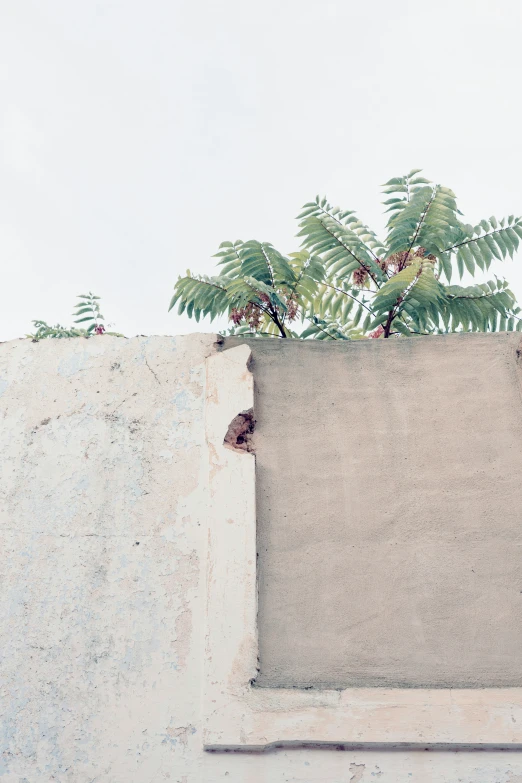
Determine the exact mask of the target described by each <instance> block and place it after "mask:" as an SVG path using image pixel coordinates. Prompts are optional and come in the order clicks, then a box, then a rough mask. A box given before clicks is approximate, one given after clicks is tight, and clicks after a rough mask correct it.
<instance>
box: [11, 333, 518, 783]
mask: <svg viewBox="0 0 522 783" xmlns="http://www.w3.org/2000/svg"><path fill="white" fill-rule="evenodd" d="M216 350H220V348H219V346H217V345H216V336H215V335H189V336H185V337H178V338H170V337H154V338H143V337H139V338H133V339H131V340H123V339H118V338H113V337H110V336H100V337H94V338H91V339H89V340H83V339H71V340H48V341H43V342H41V343H39V344H34V343H32V342H31V341H30V340H20V341H13V342H10V343H4V344H0V447H1V452H0V453H1V460H0V547H1V556H0V579H1V592H0V604H1V610H0V617H1V618H2V622H1V625H0V737H1V756H0V778H1V780H2V781H6V783H50V781H53V782H54V783H130V782H132V783H165V782H166V781H169V783H214V781H223V782H224V783H225V781H226V783H268V782H270V783H283V782H284V781H292V782H293V783H319V782H320V783H348V782H349V781H350V782H351V783H353V781H359V783H361V782H362V783H368V782H371V781H374V780H378V781H382V783H404V781H414V783H430V782H431V781H434V782H435V781H437V782H438V783H453V782H454V781H456V780H458V781H461V783H497V781H498V783H518V781H520V780H522V759H521V754H520V753H515V752H510V753H501V752H498V753H494V752H481V753H479V754H474V753H472V752H460V753H454V752H448V753H445V752H437V753H428V752H407V751H402V750H396V751H391V752H386V751H383V750H375V751H351V750H350V751H340V750H336V749H333V748H332V749H306V748H291V749H280V750H274V751H271V752H269V753H265V754H255V753H254V754H250V753H205V752H204V751H203V750H202V738H201V688H202V660H203V605H204V600H205V596H204V594H203V571H204V569H203V568H202V561H203V559H204V553H205V542H204V540H203V535H202V529H203V524H204V521H205V513H206V507H207V506H206V502H207V497H206V492H207V471H208V457H207V454H206V443H205V427H204V396H205V367H204V363H205V359H206V357H208V356H209V355H211V354H213V353H214V352H215V351H216ZM224 393H225V394H226V389H225V390H224ZM238 413H239V411H238ZM225 435H226V433H225V432H223V437H225ZM223 621H224V622H228V621H229V618H223Z"/></svg>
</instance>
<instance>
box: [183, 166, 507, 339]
mask: <svg viewBox="0 0 522 783" xmlns="http://www.w3.org/2000/svg"><path fill="white" fill-rule="evenodd" d="M384 193H385V195H386V197H387V198H386V200H385V201H384V204H385V206H386V208H387V209H386V211H387V213H389V219H388V222H387V226H386V238H385V239H384V240H382V241H381V240H379V238H378V237H377V235H376V234H375V233H374V232H373V231H371V230H370V229H369V228H368V227H367V226H366V225H364V224H363V223H362V222H361V221H360V220H359V219H358V218H357V216H356V215H355V213H354V212H353V211H346V210H342V209H340V208H339V207H332V206H331V205H330V204H329V203H328V202H327V200H326V199H325V198H323V199H320V198H319V197H317V198H316V199H315V201H313V202H309V203H308V204H305V206H304V207H303V210H302V212H301V214H300V215H299V217H298V220H299V221H300V222H299V233H298V236H299V237H301V241H302V249H301V251H300V252H298V253H292V254H290V256H288V257H285V256H283V255H282V254H281V253H279V252H278V251H277V250H275V248H273V247H272V245H269V244H268V243H261V242H256V241H253V240H251V241H249V242H241V241H237V242H234V243H232V242H224V243H222V245H221V246H220V250H219V252H218V253H217V257H219V259H220V260H219V262H218V264H219V265H220V266H221V267H222V269H221V271H220V274H219V275H217V276H215V277H206V276H196V275H192V274H191V273H190V272H189V271H187V274H186V275H185V276H184V277H180V278H179V279H178V281H177V283H176V286H175V289H174V296H173V297H172V300H171V303H170V308H169V309H172V307H173V306H174V305H175V304H176V303H177V302H179V306H178V312H180V313H182V312H185V311H186V312H187V314H188V316H189V317H194V318H195V319H196V320H198V321H199V319H200V318H202V317H205V316H207V315H208V316H210V318H211V320H212V319H213V318H215V317H216V316H219V315H223V314H225V313H227V314H228V316H229V319H230V320H231V321H232V322H233V327H232V329H231V330H229V332H230V333H238V332H239V333H241V332H251V333H252V334H253V335H255V336H258V335H259V336H264V335H267V336H279V337H301V338H306V337H311V338H316V339H359V338H361V337H381V336H382V337H384V338H387V337H390V336H392V335H397V336H399V335H404V336H413V335H419V334H433V333H442V332H449V331H495V330H505V329H508V330H513V329H515V328H516V329H517V330H521V329H522V320H521V319H520V316H519V313H520V312H521V311H520V308H519V307H518V306H517V303H516V299H515V297H514V295H513V294H512V292H511V291H510V290H509V288H508V285H507V283H506V282H505V281H503V280H499V279H498V278H497V277H496V276H493V279H491V280H488V281H487V282H483V283H479V284H474V285H465V286H463V285H455V284H451V280H452V277H453V276H454V274H455V273H456V274H458V276H459V278H460V279H462V277H463V275H464V272H465V271H466V270H467V272H468V273H469V274H470V275H471V276H473V277H474V276H475V275H476V273H477V271H478V270H480V271H482V272H486V271H487V270H488V269H489V267H490V265H491V262H492V260H493V259H499V260H500V259H503V258H505V257H506V256H509V257H513V254H514V253H515V251H516V250H517V248H518V244H519V241H520V238H522V218H515V217H514V216H512V215H511V216H510V217H508V218H507V219H503V220H500V221H497V220H496V219H495V218H494V217H491V218H489V220H481V221H480V223H479V224H477V225H475V226H473V225H470V224H468V223H464V222H463V221H462V220H461V216H462V213H461V212H460V211H459V210H458V209H457V204H456V200H455V194H454V193H453V191H451V190H449V189H448V188H445V187H443V186H441V185H436V184H433V183H432V182H430V181H429V180H427V179H425V178H424V177H422V176H420V169H414V170H413V171H410V173H409V174H407V175H405V176H403V177H394V178H393V179H391V180H389V182H387V183H386V185H385V186H384ZM298 320H300V321H301V322H307V324H308V325H306V326H305V328H304V329H303V330H302V331H301V332H300V333H297V332H296V331H294V329H295V324H296V322H297V321H298ZM290 324H292V327H293V328H290Z"/></svg>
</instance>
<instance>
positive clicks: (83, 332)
mask: <svg viewBox="0 0 522 783" xmlns="http://www.w3.org/2000/svg"><path fill="white" fill-rule="evenodd" d="M78 299H79V301H78V304H77V305H76V306H75V309H74V313H73V316H81V318H77V319H76V321H75V322H74V323H75V324H80V323H88V324H89V325H88V326H87V327H77V326H70V327H65V326H61V325H60V324H56V325H55V326H50V325H49V324H48V323H46V322H45V321H41V320H36V321H33V324H34V326H35V328H36V331H35V332H34V334H29V335H27V336H28V337H31V338H32V339H33V341H35V342H38V341H39V340H44V339H46V338H58V339H60V338H63V337H90V336H91V335H92V334H112V335H115V336H117V337H121V336H122V335H119V334H118V333H117V332H107V331H106V329H105V324H104V323H103V322H104V320H105V319H104V317H103V315H102V314H101V311H100V304H99V302H100V297H99V296H95V295H94V294H93V293H91V292H90V291H89V293H88V294H80V295H79V296H78Z"/></svg>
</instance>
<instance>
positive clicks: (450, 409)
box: [227, 333, 522, 688]
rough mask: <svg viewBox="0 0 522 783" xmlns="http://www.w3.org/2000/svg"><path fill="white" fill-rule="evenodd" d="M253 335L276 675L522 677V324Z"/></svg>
mask: <svg viewBox="0 0 522 783" xmlns="http://www.w3.org/2000/svg"><path fill="white" fill-rule="evenodd" d="M227 344H228V345H232V344H235V341H228V342H227ZM249 345H250V347H251V350H252V353H253V364H252V367H253V373H254V379H255V384H256V390H257V392H256V417H257V419H258V424H257V427H256V432H255V444H256V481H257V497H258V511H257V528H258V550H259V561H258V574H259V615H258V618H259V646H260V661H261V663H260V666H261V672H260V675H259V677H258V680H257V682H258V684H259V685H262V686H268V687H290V686H292V687H307V686H313V687H323V688H339V687H349V686H354V685H355V686H363V687H368V686H370V687H374V686H380V685H384V686H386V687H449V688H466V687H479V688H480V687H513V686H519V687H520V686H521V685H522V559H521V557H520V539H521V535H522V526H521V523H522V512H521V509H522V483H521V476H522V360H521V358H520V357H519V356H518V354H517V350H518V348H519V346H520V345H521V339H520V335H519V334H518V333H509V334H506V333H503V334H485V335H473V334H466V335H448V336H440V337H431V338H426V339H421V340H415V339H412V340H386V341H384V340H374V341H364V342H363V341H354V342H351V343H332V342H331V343H327V344H324V343H323V344H321V343H317V342H311V341H302V342H300V343H295V342H292V341H289V340H288V341H287V340H273V341H272V340H270V341H268V340H257V341H256V340H250V343H249Z"/></svg>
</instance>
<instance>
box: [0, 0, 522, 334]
mask: <svg viewBox="0 0 522 783" xmlns="http://www.w3.org/2000/svg"><path fill="white" fill-rule="evenodd" d="M521 22H522V3H521V2H520V0H496V2H493V1H492V0H431V1H430V2H428V1H427V0H411V1H409V0H393V2H392V1H391V0H364V2H357V3H355V2H353V0H315V1H313V2H312V0H263V2H256V3H253V2H248V0H222V2H212V1H211V0H203V1H201V2H197V0H147V2H145V1H144V0H99V2H96V1H95V0H3V2H2V3H1V11H0V111H1V112H2V120H1V138H0V165H1V172H0V195H1V211H0V251H1V258H2V268H3V279H2V286H1V289H0V290H1V295H0V296H1V307H0V340H5V339H10V338H14V337H18V336H23V335H24V334H26V333H27V332H28V331H30V329H31V321H32V319H34V318H43V319H45V320H48V321H50V322H52V323H56V322H57V321H59V322H61V323H64V324H69V323H71V321H72V319H71V315H70V313H71V311H72V307H73V305H74V303H75V297H76V295H77V294H79V293H85V292H86V291H88V290H89V289H90V290H92V291H94V292H95V293H97V294H99V295H100V296H101V297H102V299H103V311H104V315H105V316H106V318H107V320H109V321H110V322H113V323H114V324H115V327H116V328H117V329H118V330H119V331H122V332H124V333H125V334H127V335H134V334H137V333H139V334H179V333H183V332H187V331H191V330H195V329H199V330H204V331H213V327H212V326H211V325H210V323H209V322H205V323H203V325H199V326H198V325H197V324H196V323H195V322H191V321H188V320H187V319H186V318H182V317H178V316H177V315H175V314H173V313H170V314H169V313H168V312H167V308H168V303H169V299H170V297H171V293H172V288H173V285H174V282H175V280H176V278H177V276H178V274H179V273H183V272H184V271H185V270H186V269H187V268H190V269H192V270H194V271H199V272H204V273H211V271H212V269H213V263H214V262H213V260H212V258H211V256H212V254H213V253H215V252H216V250H217V246H218V244H219V243H220V242H221V241H222V240H225V239H236V238H242V239H245V240H246V239H252V238H255V239H259V240H264V241H271V242H272V243H273V244H275V245H276V247H278V248H279V249H280V250H282V251H283V252H291V251H292V250H295V249H296V248H297V242H296V240H295V239H294V235H295V231H296V223H295V220H294V218H295V215H296V214H297V212H298V210H299V208H300V206H301V205H302V204H303V203H304V202H306V201H308V200H310V199H311V198H314V197H315V195H316V194H317V193H320V194H324V195H327V196H328V198H329V200H330V201H332V202H334V203H336V204H340V205H341V206H343V207H345V208H346V209H356V210H357V211H358V212H359V214H360V216H361V218H362V219H363V220H365V221H366V222H369V223H370V224H371V225H373V226H374V227H376V228H379V227H381V226H382V225H383V223H384V219H383V215H382V207H381V206H380V202H381V198H382V197H381V194H380V185H381V184H382V183H383V182H384V181H385V180H387V179H389V178H390V177H392V176H396V175H400V174H403V173H405V172H407V171H408V170H409V169H411V168H414V167H415V168H417V167H422V168H423V169H424V172H425V174H426V176H428V177H429V178H430V179H433V180H434V181H436V182H440V183H442V184H444V185H447V186H449V187H452V188H453V190H455V192H456V194H457V197H458V198H459V206H460V208H461V210H462V211H463V212H464V213H465V216H466V218H467V219H468V220H469V221H470V222H473V223H474V222H476V221H478V220H479V219H480V218H482V217H489V216H490V215H492V214H494V215H495V216H497V217H502V216H503V215H505V214H511V213H514V214H517V215H518V214H521V213H522V194H521V191H520V182H521V180H522V177H521V174H522V155H521V152H520V138H521V122H520V119H521V110H520V105H521V96H522V86H521V84H522V79H521V76H522V69H521V52H522V46H521V41H520V39H521V34H522V24H521ZM495 271H497V272H499V273H500V274H502V275H504V274H505V276H506V277H507V278H508V280H510V282H511V283H512V288H513V289H514V290H515V292H516V293H517V294H518V296H519V298H520V299H522V254H520V255H519V257H518V259H516V260H515V262H514V263H504V264H503V265H500V264H499V267H498V269H495Z"/></svg>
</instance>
